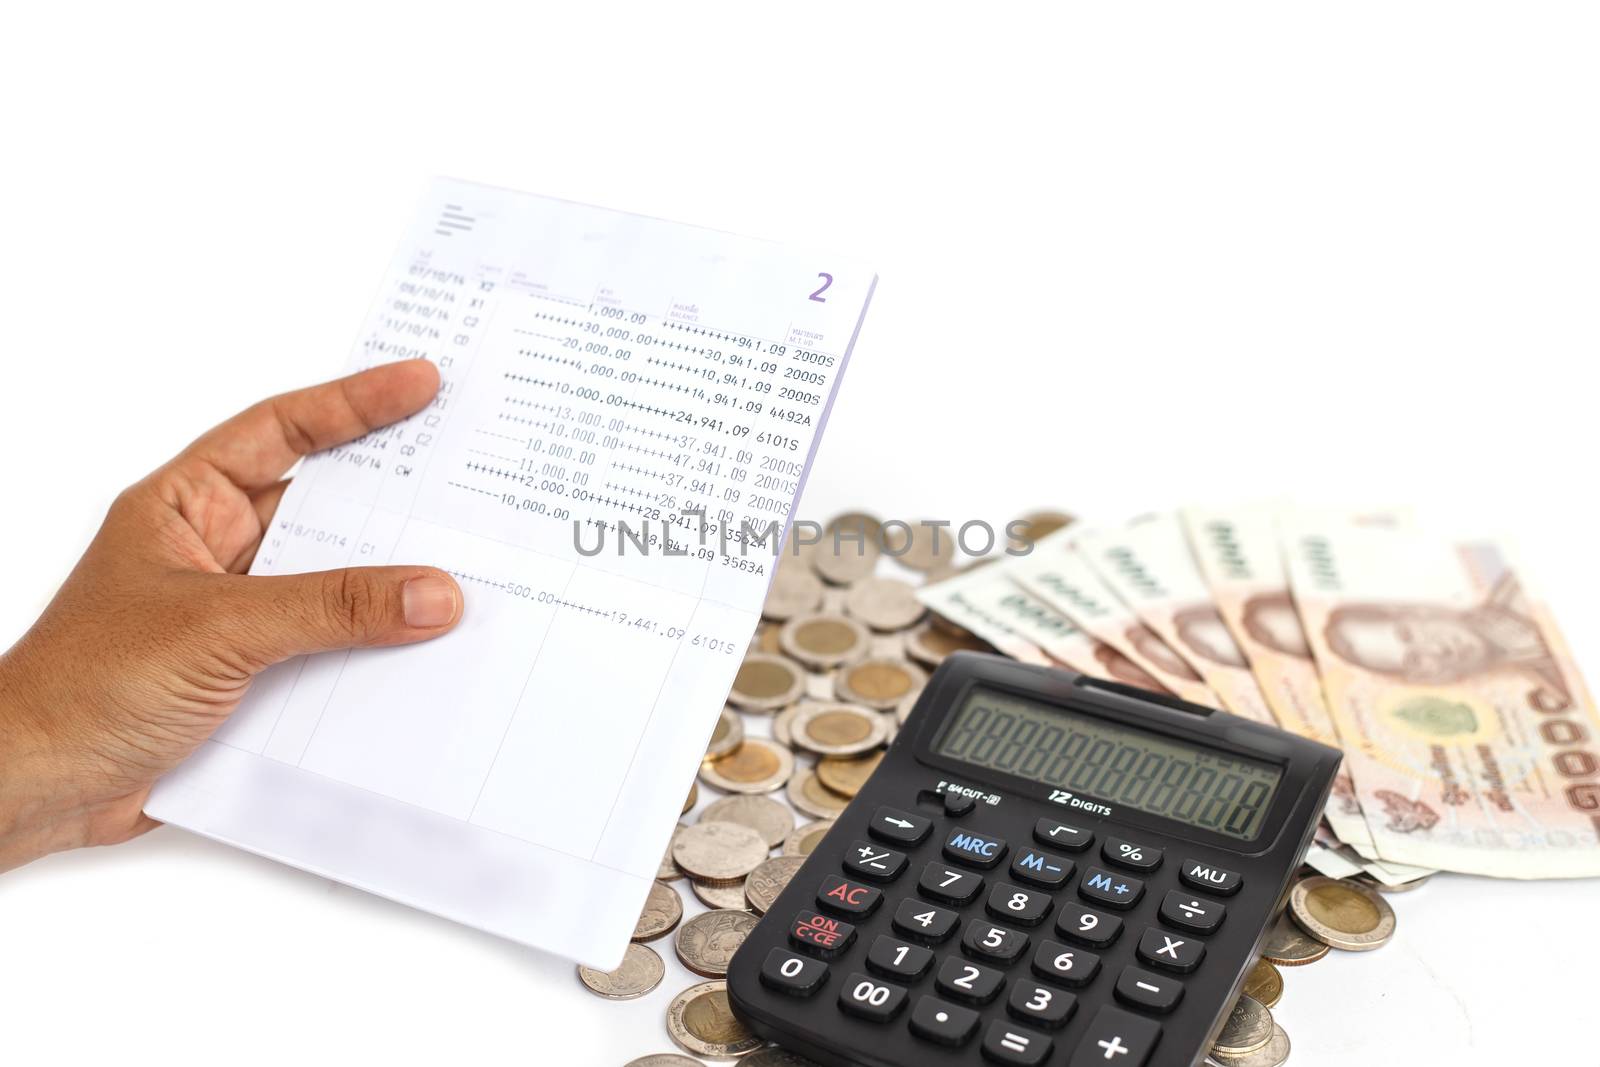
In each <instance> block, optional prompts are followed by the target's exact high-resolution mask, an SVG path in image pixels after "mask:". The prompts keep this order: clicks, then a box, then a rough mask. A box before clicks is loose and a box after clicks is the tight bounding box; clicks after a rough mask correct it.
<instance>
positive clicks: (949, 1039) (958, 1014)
mask: <svg viewBox="0 0 1600 1067" xmlns="http://www.w3.org/2000/svg"><path fill="white" fill-rule="evenodd" d="M977 1028H978V1013H977V1012H975V1011H973V1010H972V1009H971V1008H963V1007H961V1006H960V1005H959V1004H951V1003H949V1002H947V1001H943V1000H940V999H939V998H938V997H922V998H920V999H918V1001H917V1002H916V1004H914V1005H913V1006H912V1008H911V1032H912V1033H913V1034H916V1035H917V1036H918V1037H920V1038H922V1039H923V1040H924V1041H936V1042H938V1043H939V1044H941V1045H965V1044H966V1043H967V1042H968V1041H970V1040H972V1033H973V1031H975V1030H976V1029H977Z"/></svg>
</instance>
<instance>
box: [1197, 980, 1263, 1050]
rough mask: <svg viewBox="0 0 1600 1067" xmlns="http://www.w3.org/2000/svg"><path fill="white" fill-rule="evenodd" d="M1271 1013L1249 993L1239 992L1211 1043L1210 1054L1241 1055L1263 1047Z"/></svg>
mask: <svg viewBox="0 0 1600 1067" xmlns="http://www.w3.org/2000/svg"><path fill="white" fill-rule="evenodd" d="M1272 1027H1273V1022H1272V1012H1270V1011H1268V1010H1267V1007H1266V1005H1264V1004H1262V1003H1261V1002H1260V1001H1259V1000H1257V999H1256V998H1254V997H1252V996H1248V995H1242V996H1240V997H1239V999H1238V1000H1236V1001H1234V1002H1233V1010H1232V1011H1230V1012H1229V1013H1228V1018H1227V1020H1226V1021H1225V1022H1224V1023H1223V1024H1222V1029H1221V1031H1219V1032H1218V1034H1217V1039H1216V1040H1215V1041H1213V1042H1212V1043H1211V1052H1212V1055H1219V1056H1243V1055H1246V1054H1248V1053H1251V1052H1254V1051H1255V1050H1256V1049H1258V1048H1264V1047H1266V1044H1267V1042H1269V1041H1271V1040H1272Z"/></svg>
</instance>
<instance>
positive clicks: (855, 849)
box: [844, 841, 906, 882]
mask: <svg viewBox="0 0 1600 1067" xmlns="http://www.w3.org/2000/svg"><path fill="white" fill-rule="evenodd" d="M844 869H845V870H847V871H849V872H850V873H851V874H853V875H855V876H856V877H857V878H870V879H871V880H873V881H875V882H892V881H894V880H895V879H896V878H898V877H900V875H901V873H902V872H903V871H904V870H905V869H906V854H905V853H904V852H896V851H895V850H894V849H892V848H884V847H883V846H882V845H874V844H872V843H871V842H868V841H854V842H851V844H850V848H849V849H848V850H846V852H845V854H844Z"/></svg>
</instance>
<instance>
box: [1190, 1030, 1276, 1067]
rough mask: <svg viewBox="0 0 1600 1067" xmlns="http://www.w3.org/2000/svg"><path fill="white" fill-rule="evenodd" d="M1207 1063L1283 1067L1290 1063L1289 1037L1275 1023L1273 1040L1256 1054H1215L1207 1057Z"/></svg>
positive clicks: (1218, 1065) (1232, 1065)
mask: <svg viewBox="0 0 1600 1067" xmlns="http://www.w3.org/2000/svg"><path fill="white" fill-rule="evenodd" d="M1206 1062H1207V1063H1212V1064H1216V1067H1283V1065H1284V1064H1285V1063H1288V1062H1289V1035H1288V1034H1286V1033H1284V1032H1283V1027H1281V1026H1279V1025H1278V1024H1277V1023H1273V1024H1272V1038H1271V1040H1269V1041H1268V1042H1267V1043H1266V1044H1265V1045H1262V1046H1261V1047H1260V1048H1258V1049H1256V1050H1255V1051H1254V1052H1247V1053H1245V1054H1244V1055H1243V1056H1224V1055H1222V1054H1221V1053H1219V1052H1213V1053H1211V1055H1209V1056H1207V1057H1206Z"/></svg>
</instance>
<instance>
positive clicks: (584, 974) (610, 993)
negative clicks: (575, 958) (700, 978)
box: [578, 945, 667, 1000]
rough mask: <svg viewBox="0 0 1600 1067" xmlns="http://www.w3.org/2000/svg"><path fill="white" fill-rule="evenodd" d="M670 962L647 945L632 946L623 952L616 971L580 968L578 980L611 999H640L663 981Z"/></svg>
mask: <svg viewBox="0 0 1600 1067" xmlns="http://www.w3.org/2000/svg"><path fill="white" fill-rule="evenodd" d="M666 973H667V965H666V964H665V963H662V962H661V957H660V956H657V955H656V954H655V951H654V950H653V949H651V948H649V947H648V946H646V945H629V946H628V951H627V952H626V953H624V954H623V957H622V966H620V967H618V968H617V969H616V970H614V971H598V970H595V969H594V968H593V967H579V968H578V980H579V981H580V982H582V983H583V984H584V985H585V986H587V987H588V988H589V991H590V992H591V993H595V994H597V995H599V996H602V997H605V998H606V999H607V1000H637V999H639V998H640V997H642V996H644V995H645V994H646V993H648V992H650V990H652V989H654V988H655V987H656V986H658V985H660V984H661V979H662V978H664V977H665V976H666Z"/></svg>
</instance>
